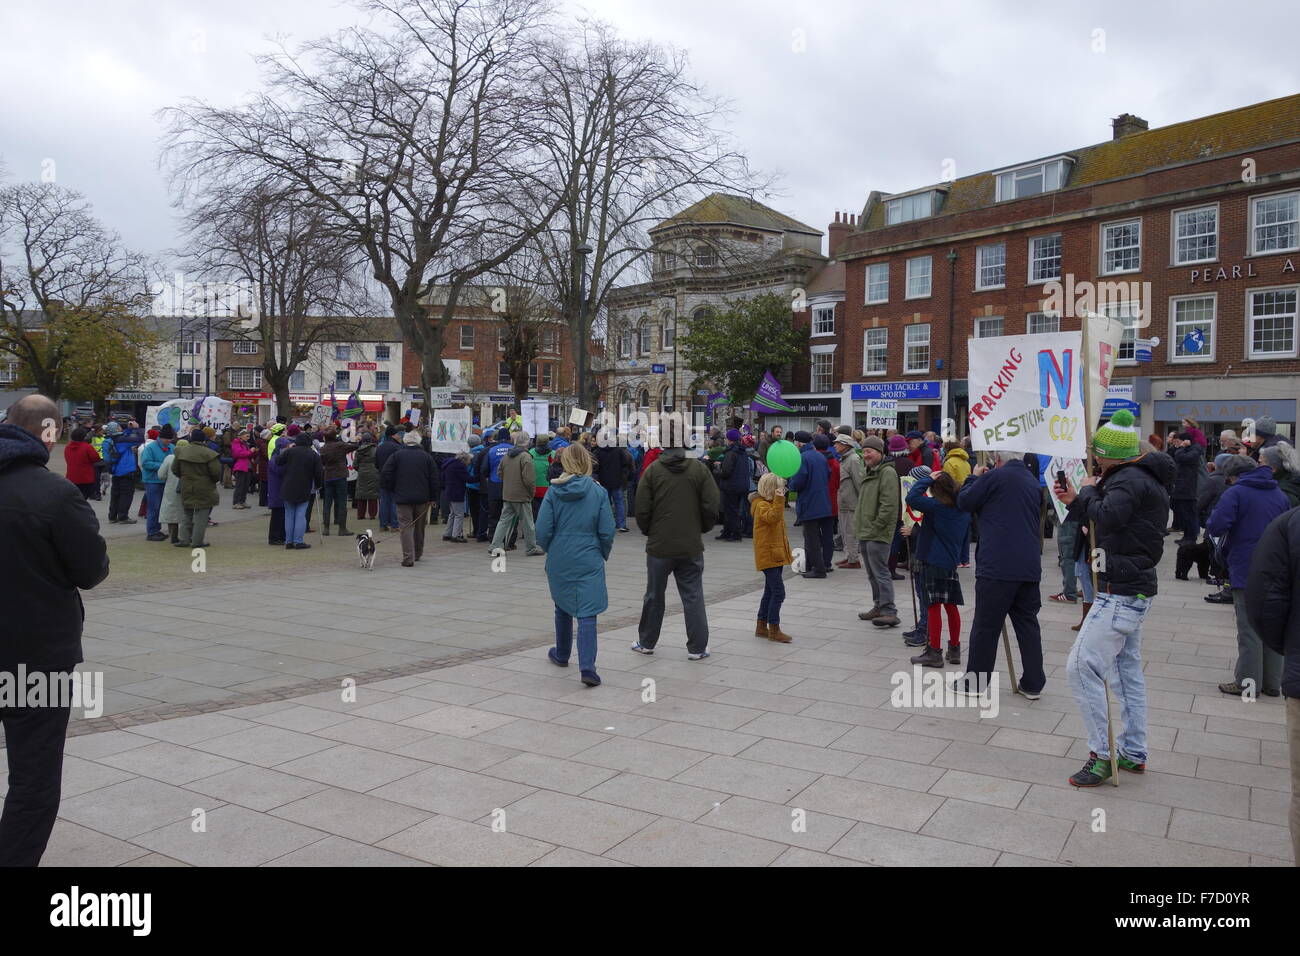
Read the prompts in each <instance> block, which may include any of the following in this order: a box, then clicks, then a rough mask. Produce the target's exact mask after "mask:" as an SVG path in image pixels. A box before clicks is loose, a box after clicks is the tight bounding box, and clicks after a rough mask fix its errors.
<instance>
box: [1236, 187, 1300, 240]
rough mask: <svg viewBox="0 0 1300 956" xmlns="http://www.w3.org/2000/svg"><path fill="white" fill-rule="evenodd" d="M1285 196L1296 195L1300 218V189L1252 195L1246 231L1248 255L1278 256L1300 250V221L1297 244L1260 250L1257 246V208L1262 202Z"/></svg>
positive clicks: (1297, 211)
mask: <svg viewBox="0 0 1300 956" xmlns="http://www.w3.org/2000/svg"><path fill="white" fill-rule="evenodd" d="M1283 196H1295V197H1296V215H1297V217H1298V218H1300V191H1297V190H1294V189H1288V190H1285V191H1283V192H1276V193H1267V194H1265V195H1263V196H1251V197H1250V215H1249V217H1248V219H1249V222H1248V225H1247V228H1248V230H1249V231H1248V232H1247V233H1246V255H1247V256H1276V255H1281V254H1282V253H1286V252H1300V222H1298V223H1297V224H1296V228H1295V236H1296V241H1295V245H1292V246H1288V247H1287V248H1285V249H1265V250H1263V251H1260V249H1259V248H1258V247H1257V243H1256V239H1257V236H1256V235H1255V229H1256V225H1255V210H1256V208H1257V207H1258V205H1259V203H1261V202H1264V201H1266V200H1269V199H1278V198H1281V197H1283Z"/></svg>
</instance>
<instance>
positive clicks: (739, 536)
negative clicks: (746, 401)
mask: <svg viewBox="0 0 1300 956" xmlns="http://www.w3.org/2000/svg"><path fill="white" fill-rule="evenodd" d="M727 442H728V444H727V450H726V451H725V452H724V453H723V455H722V464H721V465H719V466H718V488H719V491H720V492H721V495H722V534H720V535H718V537H717V538H716V540H718V541H741V540H743V539H744V527H745V522H744V519H743V518H742V517H741V514H740V511H741V508H742V507H744V504H745V497H746V496H747V495H748V494H749V458H748V457H747V456H746V454H745V446H744V445H742V444H741V443H740V432H739V431H737V430H736V429H734V428H733V429H731V430H730V431H729V432H727Z"/></svg>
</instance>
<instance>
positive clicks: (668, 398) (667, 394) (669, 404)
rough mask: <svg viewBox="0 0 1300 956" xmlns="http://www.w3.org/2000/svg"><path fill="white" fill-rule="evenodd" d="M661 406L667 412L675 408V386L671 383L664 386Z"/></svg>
mask: <svg viewBox="0 0 1300 956" xmlns="http://www.w3.org/2000/svg"><path fill="white" fill-rule="evenodd" d="M659 407H660V408H661V409H663V410H664V411H665V412H671V411H672V410H673V387H672V386H671V385H665V386H664V389H663V394H662V395H661V396H660V401H659Z"/></svg>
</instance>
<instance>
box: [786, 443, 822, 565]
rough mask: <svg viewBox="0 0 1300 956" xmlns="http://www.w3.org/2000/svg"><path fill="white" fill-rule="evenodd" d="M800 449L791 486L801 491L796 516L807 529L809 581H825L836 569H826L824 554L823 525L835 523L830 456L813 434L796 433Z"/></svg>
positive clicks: (792, 488)
mask: <svg viewBox="0 0 1300 956" xmlns="http://www.w3.org/2000/svg"><path fill="white" fill-rule="evenodd" d="M794 440H795V443H796V444H797V445H798V446H799V470H798V471H796V472H795V473H794V475H793V476H792V477H791V478H790V481H789V483H788V484H787V487H788V488H789V489H790V490H791V491H794V492H798V494H799V497H798V499H796V501H795V503H794V509H795V510H794V513H795V517H797V518H798V519H799V521H800V523H801V525H802V527H803V551H804V559H805V561H806V562H807V570H806V571H804V572H803V577H805V578H824V577H826V575H827V574H828V573H829V572H830V571H831V570H832V569H831V568H829V567H827V566H826V559H825V558H824V557H823V552H822V525H823V524H824V523H825V522H829V521H830V520H831V490H830V489H831V486H830V481H831V475H830V465H828V464H827V463H826V456H825V455H823V454H822V453H821V452H820V451H818V450H817V448H816V446H814V445H813V439H812V435H810V434H808V433H807V432H805V431H798V432H795V433H794Z"/></svg>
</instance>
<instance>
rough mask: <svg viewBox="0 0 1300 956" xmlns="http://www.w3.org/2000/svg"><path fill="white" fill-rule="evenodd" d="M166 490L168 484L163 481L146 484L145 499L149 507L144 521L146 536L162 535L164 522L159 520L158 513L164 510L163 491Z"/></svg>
mask: <svg viewBox="0 0 1300 956" xmlns="http://www.w3.org/2000/svg"><path fill="white" fill-rule="evenodd" d="M166 488H167V484H166V483H165V482H162V481H146V482H145V483H144V499H145V503H146V505H147V507H148V510H147V511H146V512H145V519H144V521H145V524H144V529H145V533H146V534H162V522H160V521H159V520H158V512H159V511H160V510H161V509H162V499H163V491H164V490H165V489H166Z"/></svg>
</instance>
